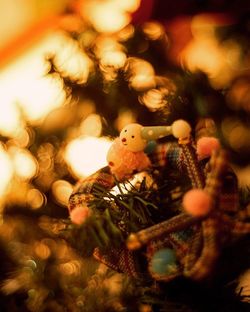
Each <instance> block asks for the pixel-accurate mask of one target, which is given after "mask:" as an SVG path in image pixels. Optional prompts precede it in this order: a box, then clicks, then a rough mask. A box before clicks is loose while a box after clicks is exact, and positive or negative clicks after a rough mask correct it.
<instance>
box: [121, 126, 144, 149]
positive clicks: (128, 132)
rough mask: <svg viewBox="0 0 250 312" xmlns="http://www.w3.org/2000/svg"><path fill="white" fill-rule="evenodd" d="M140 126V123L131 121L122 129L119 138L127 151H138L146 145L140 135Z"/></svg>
mask: <svg viewBox="0 0 250 312" xmlns="http://www.w3.org/2000/svg"><path fill="white" fill-rule="evenodd" d="M142 128H143V126H142V125H139V124H136V123H132V124H129V125H127V126H126V127H124V128H123V129H122V131H121V133H120V140H121V142H122V144H123V145H124V146H125V147H126V148H127V149H128V150H129V151H131V152H140V151H143V150H144V148H145V147H146V145H147V141H146V140H145V139H143V138H142V135H141V130H142Z"/></svg>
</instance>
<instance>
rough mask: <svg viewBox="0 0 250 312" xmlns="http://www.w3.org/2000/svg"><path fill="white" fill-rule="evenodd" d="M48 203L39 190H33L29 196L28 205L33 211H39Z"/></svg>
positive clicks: (29, 192)
mask: <svg viewBox="0 0 250 312" xmlns="http://www.w3.org/2000/svg"><path fill="white" fill-rule="evenodd" d="M45 202H46V197H45V195H44V194H42V193H41V192H40V191H39V190H38V189H31V190H29V191H28V194H27V203H28V205H29V206H30V207H31V209H34V210H36V209H39V208H41V207H42V206H43V205H44V204H45Z"/></svg>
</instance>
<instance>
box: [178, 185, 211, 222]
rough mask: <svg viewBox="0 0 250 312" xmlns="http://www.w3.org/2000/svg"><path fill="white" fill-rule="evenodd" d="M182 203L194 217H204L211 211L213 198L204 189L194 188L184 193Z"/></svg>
mask: <svg viewBox="0 0 250 312" xmlns="http://www.w3.org/2000/svg"><path fill="white" fill-rule="evenodd" d="M182 204H183V207H184V209H185V210H186V212H188V213H189V214H191V215H193V216H194V217H202V216H205V215H207V214H208V213H209V212H210V210H211V208H212V199H211V197H210V196H209V194H208V193H206V192H205V191H204V190H201V189H193V190H190V191H188V192H187V193H186V194H185V195H184V197H183V200H182Z"/></svg>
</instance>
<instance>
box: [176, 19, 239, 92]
mask: <svg viewBox="0 0 250 312" xmlns="http://www.w3.org/2000/svg"><path fill="white" fill-rule="evenodd" d="M218 25H220V24H219V22H218V21H216V20H214V19H213V17H212V16H209V15H205V14H201V15H197V16H195V17H194V18H193V20H192V23H191V30H192V34H193V40H191V41H190V42H189V44H187V46H186V47H185V49H184V50H183V52H182V54H181V61H182V62H183V65H184V66H185V67H186V68H188V69H189V70H190V71H192V72H194V71H197V70H201V71H203V72H205V73H206V74H207V75H208V77H209V79H210V83H211V85H212V86H213V87H214V88H223V87H225V86H227V85H228V84H229V83H230V82H231V80H232V79H233V77H234V75H235V74H236V73H237V71H238V70H239V67H240V65H239V64H240V49H239V46H238V44H236V42H233V41H225V42H223V43H220V42H219V40H218V38H217V37H216V32H215V30H216V28H217V27H218Z"/></svg>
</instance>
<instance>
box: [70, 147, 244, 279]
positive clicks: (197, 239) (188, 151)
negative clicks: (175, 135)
mask: <svg viewBox="0 0 250 312" xmlns="http://www.w3.org/2000/svg"><path fill="white" fill-rule="evenodd" d="M149 158H150V160H151V163H152V167H153V168H161V167H165V166H171V167H173V168H176V169H177V170H179V171H182V170H184V169H185V170H187V172H188V175H189V177H190V179H191V181H192V184H193V186H194V187H200V188H203V187H204V181H203V172H204V173H205V176H206V183H205V189H206V191H207V192H208V193H209V194H210V196H211V197H212V199H213V202H214V205H215V206H214V207H213V213H212V214H211V215H209V216H208V217H207V218H205V219H204V220H201V221H200V220H197V219H196V220H195V218H192V217H191V219H192V220H191V219H190V220H189V218H190V217H189V218H187V215H186V214H180V215H178V216H176V217H174V218H172V219H169V220H166V221H164V222H163V223H161V224H156V225H153V226H152V227H151V228H148V229H144V230H142V231H140V232H138V233H136V234H135V235H136V237H137V238H138V239H139V241H140V242H142V243H143V244H147V247H148V248H147V257H148V263H149V271H150V272H151V274H152V276H153V277H154V278H155V279H156V280H162V281H169V280H171V279H173V278H175V277H176V276H178V275H180V274H181V275H185V276H187V277H190V278H192V279H196V280H200V279H203V278H206V277H207V276H208V275H209V274H210V272H211V270H212V268H213V267H214V264H215V262H216V259H217V257H218V254H219V250H220V248H221V244H224V243H225V242H226V241H228V239H227V237H228V236H229V237H232V236H233V235H235V234H236V235H239V234H246V233H250V224H249V223H244V222H242V221H239V220H237V219H236V216H237V211H238V208H239V207H238V206H239V204H238V185H237V178H236V176H235V174H234V173H233V172H232V170H231V169H230V168H229V167H227V166H226V160H225V158H224V156H223V154H220V155H216V156H213V157H212V158H211V159H210V161H209V163H208V164H207V166H206V168H203V167H202V168H200V165H199V164H198V163H197V158H196V154H195V150H194V149H193V147H192V146H191V144H190V145H189V144H187V145H182V146H181V147H180V146H178V145H176V144H175V143H165V144H160V145H158V146H157V147H156V149H155V151H154V152H153V153H151V154H150V155H149ZM114 185H115V178H114V177H113V175H112V174H111V172H110V169H109V167H105V168H102V169H101V170H99V171H97V172H96V173H94V174H93V175H91V176H89V177H88V178H86V179H84V180H82V181H80V182H79V183H78V184H77V185H76V187H75V189H74V191H73V193H72V195H71V196H70V199H69V211H70V212H71V211H72V210H73V209H74V208H75V207H77V206H79V205H85V204H87V203H88V202H89V201H91V200H92V199H93V197H94V195H93V189H94V187H95V186H101V187H103V188H106V189H107V190H110V189H112V187H113V186H114ZM230 216H233V218H231V217H230ZM194 223H196V224H194ZM184 229H185V230H184ZM183 230H184V231H183ZM184 233H185V235H186V237H185V235H184ZM183 235H184V236H183ZM220 235H221V236H223V238H221V237H219V236H220ZM164 247H170V248H173V249H174V250H175V251H176V255H177V259H178V263H177V266H178V268H177V270H176V271H175V272H172V273H171V274H168V275H164V276H159V275H157V274H155V273H154V272H152V268H151V260H152V257H153V255H154V253H155V252H156V251H157V250H159V249H161V248H164ZM94 256H95V258H96V259H98V260H99V261H101V262H103V263H105V264H106V265H108V266H109V267H111V268H112V269H114V270H116V271H119V272H125V273H127V274H129V275H132V276H138V274H139V273H138V268H137V265H136V261H137V259H136V255H135V253H134V252H132V251H129V250H128V249H127V248H126V247H125V246H121V247H120V248H112V247H111V248H110V249H109V250H108V251H107V252H105V254H102V253H101V252H100V250H99V249H98V248H96V249H95V252H94Z"/></svg>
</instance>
